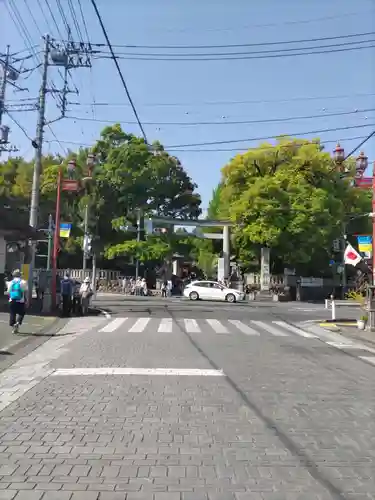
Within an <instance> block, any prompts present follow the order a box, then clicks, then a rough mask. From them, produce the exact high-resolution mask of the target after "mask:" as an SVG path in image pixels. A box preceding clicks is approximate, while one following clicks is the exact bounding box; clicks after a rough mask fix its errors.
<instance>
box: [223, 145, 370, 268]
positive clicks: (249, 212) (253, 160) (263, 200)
mask: <svg viewBox="0 0 375 500" xmlns="http://www.w3.org/2000/svg"><path fill="white" fill-rule="evenodd" d="M348 167H349V169H351V168H352V164H349V165H348ZM351 180H352V177H351V176H350V175H349V178H345V179H343V178H342V176H340V175H339V173H338V172H337V171H336V169H335V168H334V165H333V162H332V158H331V156H330V154H329V153H325V152H324V151H322V147H321V146H320V144H319V143H317V142H311V143H307V144H306V141H299V140H291V139H288V138H282V139H280V140H279V141H278V143H277V144H276V145H275V146H272V145H271V144H264V145H261V146H260V147H259V148H256V149H253V150H249V151H248V152H246V153H245V154H240V155H237V156H236V157H235V158H233V159H232V160H231V161H230V162H229V163H228V165H226V166H225V167H224V168H223V170H222V181H221V185H220V208H219V215H221V216H222V217H223V216H225V215H226V216H229V218H230V219H231V220H233V222H235V223H236V227H235V229H234V242H235V246H236V250H237V254H238V257H239V258H240V260H241V261H242V262H244V263H245V267H246V263H249V261H250V260H252V259H254V257H256V256H258V255H259V252H260V248H261V247H262V246H267V247H270V248H271V249H272V255H273V257H274V258H275V257H276V259H278V260H279V261H280V262H282V263H283V264H284V265H286V264H288V265H291V266H294V267H297V268H303V267H305V268H306V267H308V266H310V264H311V262H313V261H315V262H318V263H319V264H320V265H322V268H323V267H324V266H325V264H328V261H329V254H330V252H331V246H332V241H333V240H334V239H335V238H338V237H340V236H341V234H342V221H343V220H344V218H345V217H347V216H348V214H353V213H359V212H362V211H369V210H370V204H369V197H368V194H367V193H366V192H364V191H361V190H358V189H355V188H352V187H351V183H350V181H351ZM216 205H217V202H216Z"/></svg>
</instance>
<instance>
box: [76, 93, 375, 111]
mask: <svg viewBox="0 0 375 500" xmlns="http://www.w3.org/2000/svg"><path fill="white" fill-rule="evenodd" d="M371 96H375V92H369V93H363V94H343V95H329V96H304V97H303V96H301V97H291V98H289V99H258V100H256V99H255V100H244V101H201V102H198V101H197V102H159V103H145V104H141V105H140V107H142V108H143V107H159V106H160V107H166V106H170V107H184V106H186V107H189V106H191V107H193V106H199V107H201V106H227V105H231V106H232V105H243V104H266V103H281V102H294V101H310V100H311V101H323V100H331V99H347V98H353V97H371ZM69 104H70V105H71V106H108V107H110V106H115V107H119V106H130V104H129V103H125V102H95V103H94V102H89V103H87V102H83V103H82V102H71V103H69Z"/></svg>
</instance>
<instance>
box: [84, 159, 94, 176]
mask: <svg viewBox="0 0 375 500" xmlns="http://www.w3.org/2000/svg"><path fill="white" fill-rule="evenodd" d="M94 165H95V155H94V154H93V153H89V154H88V155H87V160H86V166H87V173H88V176H89V177H92V171H93V168H94Z"/></svg>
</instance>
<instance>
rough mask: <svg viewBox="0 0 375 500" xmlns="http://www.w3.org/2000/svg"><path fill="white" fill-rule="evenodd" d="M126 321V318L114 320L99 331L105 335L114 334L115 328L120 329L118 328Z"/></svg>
mask: <svg viewBox="0 0 375 500" xmlns="http://www.w3.org/2000/svg"><path fill="white" fill-rule="evenodd" d="M127 319H128V318H116V319H114V320H113V321H111V322H110V323H108V324H107V325H105V327H103V328H101V329H100V330H99V331H100V332H107V333H110V332H114V331H115V330H117V328H120V326H121V325H123V324H124V323H125V321H126V320H127Z"/></svg>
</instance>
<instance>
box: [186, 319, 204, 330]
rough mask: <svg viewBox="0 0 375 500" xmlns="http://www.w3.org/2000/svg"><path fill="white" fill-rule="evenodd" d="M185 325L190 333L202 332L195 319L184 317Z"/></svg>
mask: <svg viewBox="0 0 375 500" xmlns="http://www.w3.org/2000/svg"><path fill="white" fill-rule="evenodd" d="M184 325H185V330H186V331H187V332H188V333H200V331H201V329H200V328H199V325H198V323H197V322H196V321H195V319H184Z"/></svg>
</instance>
